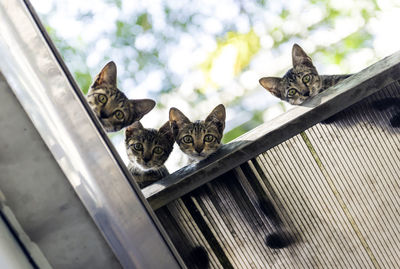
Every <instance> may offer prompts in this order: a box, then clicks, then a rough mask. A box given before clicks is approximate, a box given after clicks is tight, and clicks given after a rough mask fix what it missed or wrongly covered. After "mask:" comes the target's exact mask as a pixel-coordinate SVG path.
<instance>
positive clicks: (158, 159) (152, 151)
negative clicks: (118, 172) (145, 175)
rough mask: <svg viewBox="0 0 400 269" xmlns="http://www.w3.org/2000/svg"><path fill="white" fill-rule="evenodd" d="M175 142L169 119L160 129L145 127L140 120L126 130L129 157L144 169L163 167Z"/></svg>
mask: <svg viewBox="0 0 400 269" xmlns="http://www.w3.org/2000/svg"><path fill="white" fill-rule="evenodd" d="M174 142H175V141H174V138H173V136H172V132H171V128H170V126H169V122H168V121H167V122H166V123H165V124H164V125H163V126H162V127H161V128H160V129H159V130H158V131H157V130H155V129H147V128H143V126H142V124H141V123H140V122H138V121H136V122H134V123H133V124H132V125H130V126H128V127H127V128H126V130H125V146H126V152H127V154H128V158H129V160H130V161H131V162H133V163H136V164H137V165H138V166H139V167H140V168H141V169H143V170H152V169H158V168H159V167H161V166H162V165H163V164H164V163H165V161H166V160H167V159H168V156H169V154H170V153H171V151H172V148H173V145H174Z"/></svg>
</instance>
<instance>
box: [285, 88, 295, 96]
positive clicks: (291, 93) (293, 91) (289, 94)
mask: <svg viewBox="0 0 400 269" xmlns="http://www.w3.org/2000/svg"><path fill="white" fill-rule="evenodd" d="M296 93H297V90H296V89H295V88H291V89H290V90H288V92H287V95H288V97H292V96H294V95H295V94H296Z"/></svg>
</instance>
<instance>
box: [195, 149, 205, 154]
mask: <svg viewBox="0 0 400 269" xmlns="http://www.w3.org/2000/svg"><path fill="white" fill-rule="evenodd" d="M203 149H204V147H195V150H196V152H197V153H198V154H199V155H200V153H201V152H202V151H203Z"/></svg>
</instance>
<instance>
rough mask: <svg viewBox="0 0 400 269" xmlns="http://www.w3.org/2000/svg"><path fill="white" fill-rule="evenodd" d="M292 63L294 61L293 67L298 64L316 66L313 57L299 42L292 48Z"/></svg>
mask: <svg viewBox="0 0 400 269" xmlns="http://www.w3.org/2000/svg"><path fill="white" fill-rule="evenodd" d="M292 63H293V67H295V66H297V65H306V66H309V67H313V66H314V65H313V63H312V60H311V58H310V57H309V56H308V55H307V54H306V53H305V52H304V50H303V49H302V48H301V47H300V46H299V45H297V44H294V45H293V48H292Z"/></svg>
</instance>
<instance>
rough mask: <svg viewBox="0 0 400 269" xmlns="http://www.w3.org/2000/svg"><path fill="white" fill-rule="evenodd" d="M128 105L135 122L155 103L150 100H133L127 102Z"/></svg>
mask: <svg viewBox="0 0 400 269" xmlns="http://www.w3.org/2000/svg"><path fill="white" fill-rule="evenodd" d="M129 103H130V105H131V111H133V113H134V115H135V120H137V121H138V120H140V119H141V118H143V116H144V115H146V114H147V113H149V112H150V111H151V110H152V109H153V108H154V106H155V105H156V102H155V101H154V100H151V99H133V100H129Z"/></svg>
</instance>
